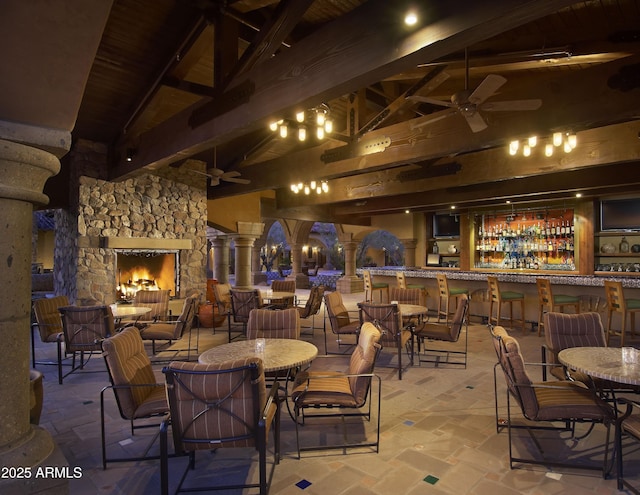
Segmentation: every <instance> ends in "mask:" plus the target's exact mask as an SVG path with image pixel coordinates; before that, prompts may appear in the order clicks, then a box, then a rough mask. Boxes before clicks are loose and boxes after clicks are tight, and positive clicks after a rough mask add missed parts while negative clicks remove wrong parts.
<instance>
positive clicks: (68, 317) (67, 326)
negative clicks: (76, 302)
mask: <svg viewBox="0 0 640 495" xmlns="http://www.w3.org/2000/svg"><path fill="white" fill-rule="evenodd" d="M59 309H60V314H61V315H62V333H63V336H64V354H65V356H66V355H71V359H72V361H71V370H69V371H68V372H67V373H65V374H63V373H62V362H61V361H59V362H58V383H59V384H60V385H62V381H63V379H64V378H65V377H67V376H69V375H70V374H71V373H73V372H74V371H77V370H80V369H84V367H85V365H86V364H87V363H88V361H89V359H90V358H91V356H92V355H93V354H94V353H100V352H102V347H101V345H100V342H101V341H102V340H103V339H106V338H107V337H110V336H111V335H113V333H114V324H113V315H112V314H111V308H110V307H109V306H103V305H100V306H63V307H61V308H59ZM78 354H79V355H80V363H79V364H78V365H77V366H76V356H77V355H78ZM85 354H86V355H87V360H86V361H85V359H84V358H85Z"/></svg>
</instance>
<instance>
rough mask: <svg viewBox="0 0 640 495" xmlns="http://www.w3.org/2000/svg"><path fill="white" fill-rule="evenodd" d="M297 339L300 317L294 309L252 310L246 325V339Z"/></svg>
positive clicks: (298, 336)
mask: <svg viewBox="0 0 640 495" xmlns="http://www.w3.org/2000/svg"><path fill="white" fill-rule="evenodd" d="M258 338H265V339H298V338H300V315H299V314H298V310H297V309H296V308H289V309H282V310H277V311H274V310H272V309H252V310H251V312H250V313H249V321H248V323H247V339H249V340H251V339H258Z"/></svg>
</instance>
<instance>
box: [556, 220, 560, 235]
mask: <svg viewBox="0 0 640 495" xmlns="http://www.w3.org/2000/svg"><path fill="white" fill-rule="evenodd" d="M556 235H557V236H559V235H560V222H558V225H556Z"/></svg>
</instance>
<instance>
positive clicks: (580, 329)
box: [542, 312, 640, 401]
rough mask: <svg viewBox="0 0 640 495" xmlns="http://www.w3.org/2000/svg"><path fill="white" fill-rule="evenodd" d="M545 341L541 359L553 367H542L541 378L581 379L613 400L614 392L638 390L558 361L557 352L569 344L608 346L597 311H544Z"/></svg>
mask: <svg viewBox="0 0 640 495" xmlns="http://www.w3.org/2000/svg"><path fill="white" fill-rule="evenodd" d="M544 321H545V324H544V326H545V329H546V330H545V343H544V344H543V345H542V362H543V363H550V364H551V365H552V366H543V367H542V379H543V380H546V379H547V368H550V369H549V373H551V375H553V376H554V377H555V378H557V379H558V380H573V381H575V382H582V383H584V384H585V385H586V386H588V387H595V388H596V389H597V390H598V391H599V392H600V393H601V394H603V395H604V396H607V395H608V396H609V398H610V399H611V400H612V401H615V396H616V393H617V392H629V391H633V392H640V387H639V386H635V385H627V384H623V383H618V382H614V381H610V380H603V379H601V378H595V377H591V376H589V375H587V374H585V373H581V372H579V371H574V370H571V369H567V368H566V367H564V366H562V365H561V364H560V362H559V361H558V353H559V352H560V351H562V350H563V349H567V348H569V347H607V338H606V335H605V331H604V327H603V325H602V319H601V317H600V313H595V312H589V313H580V314H563V313H546V314H545V315H544Z"/></svg>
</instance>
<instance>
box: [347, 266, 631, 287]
mask: <svg viewBox="0 0 640 495" xmlns="http://www.w3.org/2000/svg"><path fill="white" fill-rule="evenodd" d="M363 269H365V270H369V271H370V272H371V274H372V275H379V276H383V277H395V273H396V272H397V271H400V270H401V271H403V272H404V273H405V277H407V278H427V279H435V278H436V275H437V274H438V273H444V274H445V275H446V276H447V279H449V280H468V281H479V282H480V281H482V282H486V280H487V275H494V276H496V277H498V280H499V281H500V282H513V283H518V284H535V283H536V278H538V277H544V278H548V279H550V280H551V283H552V284H553V285H575V286H582V287H604V281H605V280H614V281H619V282H622V286H623V287H629V288H634V289H636V288H640V273H637V274H636V273H629V272H598V273H597V274H596V275H581V274H579V273H576V274H572V273H566V274H565V273H562V274H559V273H558V272H549V271H547V270H527V271H524V270H504V271H500V270H491V271H490V270H481V269H478V270H472V271H463V270H459V269H456V268H453V269H452V268H435V267H428V268H420V267H411V266H408V267H406V266H386V267H367V268H359V269H358V270H357V273H358V274H361V273H362V270H363ZM634 275H635V276H634Z"/></svg>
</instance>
